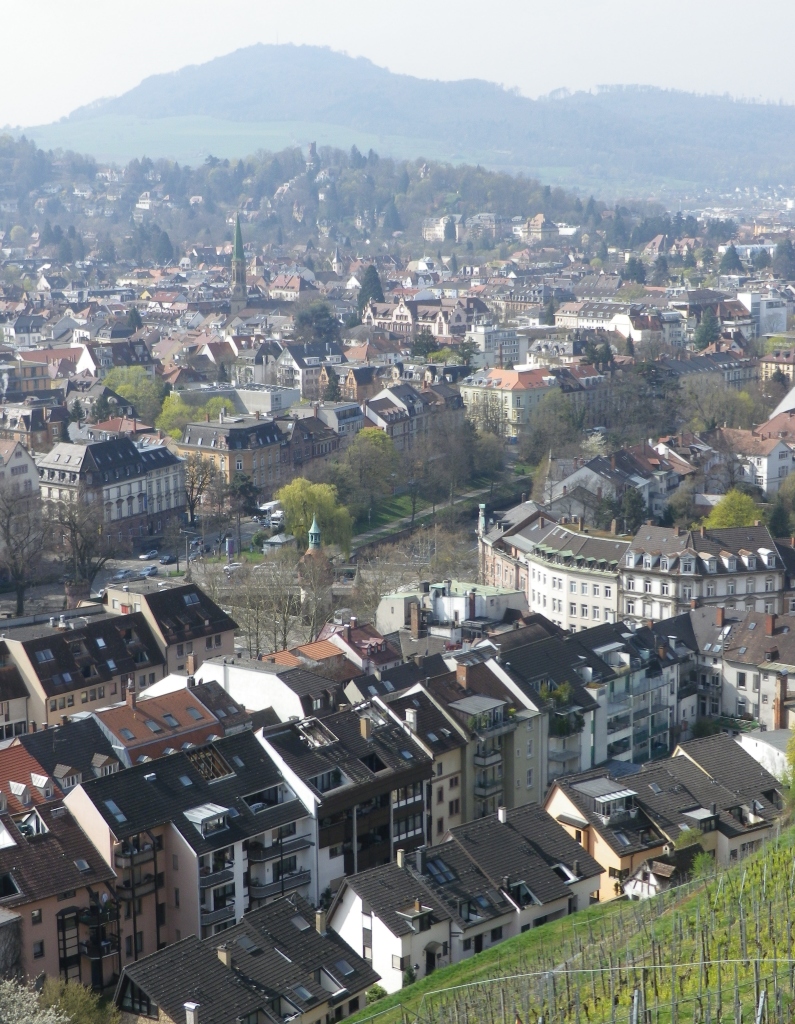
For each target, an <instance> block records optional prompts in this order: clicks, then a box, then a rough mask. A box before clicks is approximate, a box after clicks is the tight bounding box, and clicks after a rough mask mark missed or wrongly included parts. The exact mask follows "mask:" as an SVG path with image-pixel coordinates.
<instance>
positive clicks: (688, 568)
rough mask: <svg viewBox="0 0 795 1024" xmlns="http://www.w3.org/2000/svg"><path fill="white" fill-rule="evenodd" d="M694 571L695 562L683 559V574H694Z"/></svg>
mask: <svg viewBox="0 0 795 1024" xmlns="http://www.w3.org/2000/svg"><path fill="white" fill-rule="evenodd" d="M692 571H693V560H692V559H690V558H683V559H682V572H692Z"/></svg>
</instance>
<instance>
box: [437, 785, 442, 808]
mask: <svg viewBox="0 0 795 1024" xmlns="http://www.w3.org/2000/svg"><path fill="white" fill-rule="evenodd" d="M436 803H437V804H443V803H444V786H439V788H438V789H437V790H436Z"/></svg>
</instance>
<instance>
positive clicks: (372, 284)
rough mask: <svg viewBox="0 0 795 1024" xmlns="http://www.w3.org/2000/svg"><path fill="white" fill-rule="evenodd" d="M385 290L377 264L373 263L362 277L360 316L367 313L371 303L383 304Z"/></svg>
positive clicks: (359, 301) (359, 299)
mask: <svg viewBox="0 0 795 1024" xmlns="http://www.w3.org/2000/svg"><path fill="white" fill-rule="evenodd" d="M383 301H384V289H383V287H382V286H381V278H380V277H379V276H378V271H377V270H376V267H375V264H373V263H371V264H370V266H369V267H368V268H367V269H366V270H365V272H364V274H363V275H362V286H361V288H360V289H359V296H358V299H357V305H358V308H359V316H360V317H361V315H362V313H363V312H364V311H365V309H366V308H367V306H368V305H369V304H370V303H371V302H383Z"/></svg>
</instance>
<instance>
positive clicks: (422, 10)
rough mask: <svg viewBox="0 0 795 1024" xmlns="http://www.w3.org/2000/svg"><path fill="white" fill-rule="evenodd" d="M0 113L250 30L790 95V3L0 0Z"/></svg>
mask: <svg viewBox="0 0 795 1024" xmlns="http://www.w3.org/2000/svg"><path fill="white" fill-rule="evenodd" d="M2 6H3V13H2V20H3V25H2V36H3V39H4V40H5V43H6V45H5V46H4V47H3V59H2V83H3V84H2V88H0V125H2V124H11V125H33V124H42V123H47V122H49V121H54V120H57V119H58V118H59V117H63V116H64V115H66V114H68V113H69V112H70V111H71V110H73V109H74V108H75V107H77V106H80V105H81V104H84V103H90V102H91V101H92V100H95V99H97V98H99V97H102V96H113V95H118V94H119V93H122V92H124V91H126V90H127V89H129V88H130V87H131V86H133V85H136V84H137V83H138V82H139V81H140V80H141V79H142V78H145V77H146V76H147V75H151V74H154V73H157V72H163V71H173V70H176V69H178V68H180V67H183V66H184V65H185V64H198V63H202V62H203V61H206V60H209V59H211V58H212V57H215V56H218V55H220V54H223V53H228V52H229V51H231V50H235V49H237V48H238V47H241V46H246V45H249V44H251V43H255V42H264V43H275V42H282V43H285V42H293V43H311V44H315V45H324V46H330V47H332V48H333V49H336V50H344V51H345V52H347V53H349V54H351V55H353V56H364V57H368V58H369V59H370V60H372V61H373V62H374V63H376V64H380V65H382V66H384V67H388V68H390V70H392V71H397V72H403V73H406V74H412V75H417V76H420V77H430V78H443V79H455V78H485V79H488V80H490V81H494V82H500V83H502V84H503V85H506V86H508V87H518V89H519V90H520V91H521V92H522V93H524V94H525V95H527V96H538V95H541V94H544V93H548V92H550V91H552V90H553V89H558V88H562V87H566V88H569V89H587V88H591V87H593V86H595V85H600V84H613V83H644V84H651V85H660V86H667V87H675V88H680V89H686V90H693V91H697V92H713V93H714V92H718V93H723V92H728V93H730V94H732V95H734V96H742V97H751V98H763V99H770V100H780V99H783V100H785V101H787V102H795V76H793V75H791V74H790V71H789V61H788V60H787V58H786V56H785V54H784V53H783V52H777V41H780V42H781V45H782V47H786V45H787V44H786V40H787V39H790V38H792V35H793V29H795V4H793V3H792V2H791V0H769V2H768V3H766V4H764V5H763V6H761V7H758V8H755V7H753V6H751V7H749V5H748V4H747V2H745V0H743V2H742V3H741V2H740V0H666V2H665V3H656V4H648V3H642V2H639V0H544V2H540V0H513V2H512V3H504V4H502V5H500V4H489V3H483V0H422V2H417V0H399V2H395V0H336V2H333V3H330V2H329V0H287V2H285V0H279V2H278V3H275V2H272V0H225V2H224V0H220V2H219V0H169V2H168V3H157V4H154V5H147V4H141V3H140V2H136V3H130V2H127V0H113V2H112V3H108V2H107V0H71V2H70V3H64V2H63V0H38V2H37V3H36V4H34V5H31V4H23V3H19V2H13V0H5V2H4V3H3V5H2Z"/></svg>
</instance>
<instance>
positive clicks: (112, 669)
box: [107, 658, 116, 672]
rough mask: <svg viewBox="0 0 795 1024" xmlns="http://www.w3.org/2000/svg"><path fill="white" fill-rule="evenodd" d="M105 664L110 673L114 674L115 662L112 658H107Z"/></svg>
mask: <svg viewBox="0 0 795 1024" xmlns="http://www.w3.org/2000/svg"><path fill="white" fill-rule="evenodd" d="M107 664H108V668H109V669H110V670H111V672H115V671H116V662H115V661H114V660H113V658H108V662H107Z"/></svg>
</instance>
